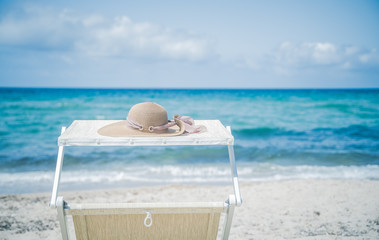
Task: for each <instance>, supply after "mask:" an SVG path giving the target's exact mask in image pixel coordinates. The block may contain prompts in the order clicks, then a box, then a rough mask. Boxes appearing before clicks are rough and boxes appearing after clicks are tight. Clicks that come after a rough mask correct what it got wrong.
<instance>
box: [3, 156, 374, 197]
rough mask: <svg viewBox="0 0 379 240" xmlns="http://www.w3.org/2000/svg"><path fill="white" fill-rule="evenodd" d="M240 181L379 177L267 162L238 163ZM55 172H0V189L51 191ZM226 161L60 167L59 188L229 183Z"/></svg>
mask: <svg viewBox="0 0 379 240" xmlns="http://www.w3.org/2000/svg"><path fill="white" fill-rule="evenodd" d="M238 173H239V178H240V182H258V181H277V180H292V179H373V180H379V165H367V166H331V167H329V166H328V167H327V166H308V165H303V166H280V165H274V164H268V163H261V164H254V165H252V164H248V163H242V164H239V165H238ZM53 179H54V172H41V171H36V172H19V173H0V193H3V194H9V193H28V192H48V191H51V188H52V185H53ZM230 181H231V172H230V168H229V166H228V165H227V164H218V165H216V166H214V165H213V166H212V165H201V164H199V165H178V166H177V165H163V166H151V165H146V166H130V167H127V168H123V169H117V170H109V171H107V170H85V171H79V170H78V171H63V173H62V176H61V185H60V189H62V190H81V189H96V188H98V189H101V188H119V187H137V186H141V185H144V186H148V185H166V184H199V185H203V184H215V185H218V184H228V183H230Z"/></svg>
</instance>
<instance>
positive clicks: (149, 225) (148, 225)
mask: <svg viewBox="0 0 379 240" xmlns="http://www.w3.org/2000/svg"><path fill="white" fill-rule="evenodd" d="M148 220H150V222H149V224H148V223H147V222H148ZM143 223H144V224H145V226H146V227H151V225H153V219H152V218H151V213H150V212H146V218H145V221H143Z"/></svg>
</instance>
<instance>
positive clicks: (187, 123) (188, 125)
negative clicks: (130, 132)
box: [126, 114, 206, 133]
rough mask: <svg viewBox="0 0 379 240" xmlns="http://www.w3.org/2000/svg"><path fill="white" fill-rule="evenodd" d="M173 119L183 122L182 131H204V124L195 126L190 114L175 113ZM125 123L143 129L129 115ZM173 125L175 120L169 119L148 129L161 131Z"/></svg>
mask: <svg viewBox="0 0 379 240" xmlns="http://www.w3.org/2000/svg"><path fill="white" fill-rule="evenodd" d="M174 119H175V120H181V121H182V122H183V125H184V127H185V131H184V132H185V133H200V132H204V131H206V128H205V127H204V126H195V121H194V120H193V118H191V117H190V116H180V115H178V114H177V115H175V116H174ZM126 124H127V125H128V126H129V127H132V128H135V129H138V130H140V131H143V130H144V128H143V126H142V125H141V124H139V123H138V122H136V121H134V120H133V119H132V118H130V117H129V116H128V117H127V118H126ZM175 125H177V124H176V122H175V121H172V120H169V121H168V123H166V124H164V125H160V126H150V127H149V129H148V130H149V131H150V132H154V131H161V130H165V129H167V128H170V127H173V126H175Z"/></svg>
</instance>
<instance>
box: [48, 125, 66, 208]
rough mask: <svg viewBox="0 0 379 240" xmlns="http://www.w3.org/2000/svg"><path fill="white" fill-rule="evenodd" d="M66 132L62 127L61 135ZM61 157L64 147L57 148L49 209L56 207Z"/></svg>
mask: <svg viewBox="0 0 379 240" xmlns="http://www.w3.org/2000/svg"><path fill="white" fill-rule="evenodd" d="M64 131H66V127H62V129H61V134H62V133H64ZM63 157H64V146H59V148H58V157H57V166H56V168H55V177H54V185H53V191H52V193H51V201H50V207H51V208H54V207H57V197H58V187H59V182H60V179H61V173H62V166H63Z"/></svg>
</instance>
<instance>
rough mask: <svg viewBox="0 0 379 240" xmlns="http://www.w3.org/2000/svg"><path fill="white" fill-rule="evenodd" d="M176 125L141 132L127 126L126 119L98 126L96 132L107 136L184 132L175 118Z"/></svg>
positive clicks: (182, 125) (174, 134)
mask: <svg viewBox="0 0 379 240" xmlns="http://www.w3.org/2000/svg"><path fill="white" fill-rule="evenodd" d="M176 123H177V125H178V126H176V125H175V126H173V127H170V128H168V129H166V130H165V131H154V132H143V131H140V130H138V129H135V128H131V127H128V126H127V124H126V120H123V121H119V122H115V123H112V124H109V125H106V126H104V127H102V128H100V129H99V130H98V131H97V133H98V134H100V135H102V136H107V137H171V136H178V135H180V134H183V133H184V124H183V122H182V121H180V120H176Z"/></svg>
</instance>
